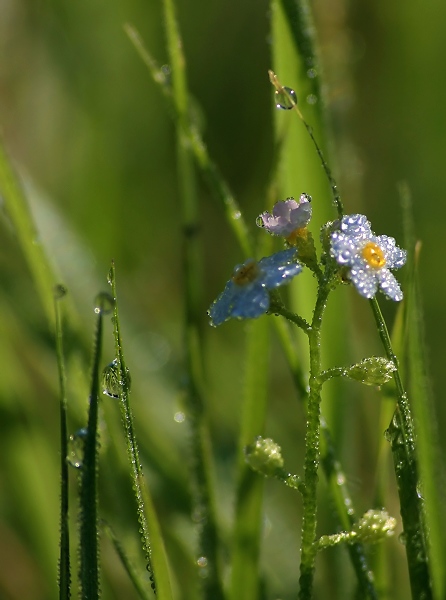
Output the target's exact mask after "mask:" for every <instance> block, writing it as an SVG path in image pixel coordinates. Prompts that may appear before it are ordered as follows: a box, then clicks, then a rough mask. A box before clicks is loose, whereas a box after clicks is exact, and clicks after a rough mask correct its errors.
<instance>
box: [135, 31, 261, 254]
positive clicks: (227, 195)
mask: <svg viewBox="0 0 446 600" xmlns="http://www.w3.org/2000/svg"><path fill="white" fill-rule="evenodd" d="M124 30H125V32H126V34H127V35H128V37H129V39H130V41H131V42H132V44H133V45H134V47H135V49H136V51H137V52H138V54H139V56H140V57H141V59H142V60H143V62H144V64H145V65H146V66H147V68H148V69H149V72H150V75H151V76H152V78H153V80H154V81H155V83H157V84H158V85H160V87H161V91H162V92H163V94H164V97H165V98H166V100H167V101H168V102H169V105H170V107H171V109H172V114H173V118H174V119H175V121H178V122H179V126H180V127H181V129H182V131H183V133H184V135H185V137H186V139H187V143H188V144H189V146H190V148H191V151H192V152H193V155H194V158H195V160H196V162H197V164H198V166H199V167H200V169H201V171H202V173H203V175H204V177H205V179H206V180H207V181H208V184H209V187H210V188H211V189H212V190H213V192H214V195H215V197H216V198H217V199H218V200H219V201H220V202H221V204H222V206H223V208H224V210H225V215H226V219H227V222H228V224H229V226H230V227H231V229H232V231H233V232H234V235H235V237H236V239H237V241H238V243H239V245H240V247H241V248H242V250H243V252H244V254H245V256H252V255H253V250H252V248H253V244H252V242H251V239H250V236H249V229H248V227H247V225H246V223H245V220H244V218H243V215H242V213H241V211H240V208H239V206H238V204H237V201H236V200H235V198H234V195H233V194H232V192H231V190H230V188H229V186H228V185H227V183H226V181H225V180H224V179H223V177H222V176H221V174H220V172H219V170H218V168H217V166H216V165H215V163H214V162H213V161H212V159H211V158H210V156H209V153H208V151H207V148H206V145H205V143H204V141H203V139H202V137H201V134H200V132H199V130H198V128H197V127H196V126H195V124H194V123H193V122H192V121H191V120H190V119H189V118H188V116H187V115H185V114H180V113H179V112H178V109H177V106H176V103H175V101H174V99H173V92H172V88H171V87H170V86H169V85H168V84H167V81H166V77H165V75H164V74H163V72H162V70H161V69H160V68H159V66H158V64H157V62H156V61H155V59H154V58H153V57H152V56H151V55H150V53H149V52H148V50H147V49H146V47H145V46H144V43H143V41H142V39H141V36H140V35H139V33H138V31H137V30H136V29H135V28H134V27H133V26H132V25H129V24H126V25H125V26H124Z"/></svg>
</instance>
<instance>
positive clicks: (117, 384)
mask: <svg viewBox="0 0 446 600" xmlns="http://www.w3.org/2000/svg"><path fill="white" fill-rule="evenodd" d="M130 381H131V379H130V371H129V370H128V369H126V381H125V384H126V389H127V391H128V390H129V389H130ZM123 385H124V382H123V381H122V379H121V373H120V370H119V364H118V361H117V359H116V358H115V359H114V360H113V361H112V362H111V363H110V364H109V365H107V366H106V367H105V368H104V370H103V371H102V393H103V394H105V395H106V396H110V398H119V396H120V393H121V390H122V388H123Z"/></svg>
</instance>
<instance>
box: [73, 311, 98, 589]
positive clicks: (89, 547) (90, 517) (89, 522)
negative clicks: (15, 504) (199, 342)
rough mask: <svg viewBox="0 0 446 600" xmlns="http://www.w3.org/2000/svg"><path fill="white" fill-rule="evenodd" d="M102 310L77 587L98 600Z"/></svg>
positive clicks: (95, 355)
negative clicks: (79, 585)
mask: <svg viewBox="0 0 446 600" xmlns="http://www.w3.org/2000/svg"><path fill="white" fill-rule="evenodd" d="M102 321H103V311H102V310H101V308H98V309H97V321H96V334H95V343H94V352H93V368H92V373H91V388H90V398H89V401H90V407H89V411H88V426H87V436H86V438H85V443H84V455H83V463H82V471H81V479H80V492H79V505H80V528H79V529H80V552H79V553H80V569H79V571H80V584H81V598H82V600H97V598H99V595H100V593H99V592H100V587H99V545H98V541H99V530H98V412H99V365H100V363H101V354H102V352H101V351H102V329H103V323H102Z"/></svg>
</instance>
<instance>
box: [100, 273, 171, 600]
mask: <svg viewBox="0 0 446 600" xmlns="http://www.w3.org/2000/svg"><path fill="white" fill-rule="evenodd" d="M115 275H116V274H115V265H114V263H112V266H111V269H110V272H109V283H110V285H111V289H112V296H113V299H114V314H113V317H114V319H113V334H114V338H115V352H116V359H117V362H118V370H119V374H120V386H119V393H120V398H119V401H120V402H119V405H120V409H121V418H122V424H123V427H124V433H125V437H126V441H127V452H128V458H129V463H130V467H131V477H132V481H133V489H134V492H135V498H136V504H137V513H138V521H139V525H140V528H141V541H142V548H143V552H144V556H145V559H146V562H147V570H148V572H149V574H150V578H151V581H152V589H153V590H154V591H155V590H156V596H157V598H158V599H159V600H171V599H172V590H171V585H170V575H169V568H168V564H167V556H166V551H165V547H164V542H163V538H162V535H161V529H160V525H159V522H158V518H157V515H156V512H155V508H154V506H153V502H152V498H151V496H150V494H149V491H148V490H147V488H146V485H145V480H144V474H143V471H142V467H141V461H140V457H139V450H138V444H137V441H136V435H135V430H134V426H133V414H132V411H131V408H130V399H129V392H130V390H129V379H128V371H127V365H126V362H125V357H124V351H123V347H122V339H121V331H120V322H119V312H118V303H117V295H116V276H115Z"/></svg>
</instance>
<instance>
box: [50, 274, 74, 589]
mask: <svg viewBox="0 0 446 600" xmlns="http://www.w3.org/2000/svg"><path fill="white" fill-rule="evenodd" d="M65 294H66V290H65V288H64V287H63V286H57V287H56V289H55V291H54V312H55V316H56V356H57V367H58V373H59V387H60V403H59V410H60V557H59V578H58V579H59V598H60V600H68V599H69V598H70V595H71V594H70V588H71V567H70V533H69V513H68V507H69V487H68V483H69V481H68V463H67V456H68V428H67V393H66V376H65V359H64V350H63V328H62V315H61V309H60V301H61V299H62V298H63V297H64V296H65Z"/></svg>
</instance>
